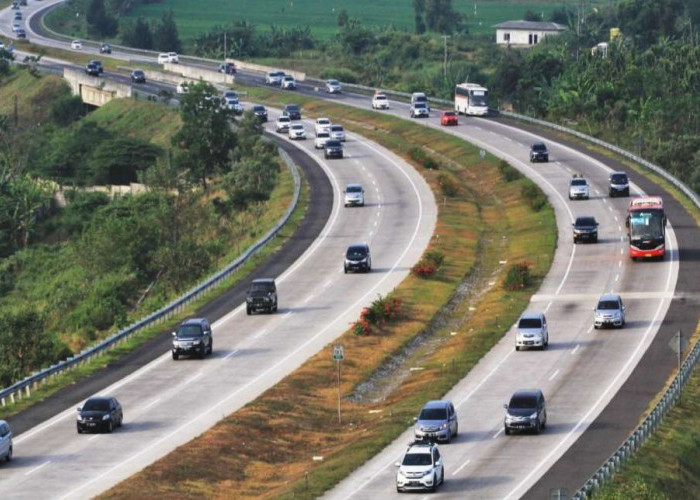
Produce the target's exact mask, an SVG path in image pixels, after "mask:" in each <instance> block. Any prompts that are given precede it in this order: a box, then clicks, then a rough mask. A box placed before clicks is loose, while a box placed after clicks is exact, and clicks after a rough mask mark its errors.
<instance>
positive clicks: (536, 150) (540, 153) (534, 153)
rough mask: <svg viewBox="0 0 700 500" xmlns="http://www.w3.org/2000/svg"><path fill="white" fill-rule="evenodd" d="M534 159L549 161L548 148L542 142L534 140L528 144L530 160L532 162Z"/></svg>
mask: <svg viewBox="0 0 700 500" xmlns="http://www.w3.org/2000/svg"><path fill="white" fill-rule="evenodd" d="M536 161H543V162H545V163H546V162H548V161H549V150H548V149H547V146H546V145H545V143H544V142H536V143H534V144H533V145H532V146H530V162H531V163H534V162H536Z"/></svg>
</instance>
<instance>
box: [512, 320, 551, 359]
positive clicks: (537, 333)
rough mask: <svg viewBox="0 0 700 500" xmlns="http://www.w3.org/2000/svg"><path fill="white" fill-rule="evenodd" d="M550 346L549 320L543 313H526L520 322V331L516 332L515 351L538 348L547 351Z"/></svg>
mask: <svg viewBox="0 0 700 500" xmlns="http://www.w3.org/2000/svg"><path fill="white" fill-rule="evenodd" d="M548 345H549V331H548V330H547V318H545V316H544V314H543V313H525V314H523V315H522V316H520V319H519V320H518V329H517V330H516V332H515V350H516V351H519V350H520V349H522V348H523V347H537V348H539V349H542V350H544V349H546V348H547V346H548Z"/></svg>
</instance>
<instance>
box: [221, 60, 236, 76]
mask: <svg viewBox="0 0 700 500" xmlns="http://www.w3.org/2000/svg"><path fill="white" fill-rule="evenodd" d="M219 73H225V74H227V75H235V74H236V65H235V64H233V63H232V62H227V63H221V64H219Z"/></svg>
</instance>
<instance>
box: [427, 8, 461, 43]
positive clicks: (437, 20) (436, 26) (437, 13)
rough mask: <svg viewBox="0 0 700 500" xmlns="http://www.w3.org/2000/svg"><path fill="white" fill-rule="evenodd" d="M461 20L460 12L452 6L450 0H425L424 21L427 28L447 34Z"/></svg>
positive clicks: (455, 27)
mask: <svg viewBox="0 0 700 500" xmlns="http://www.w3.org/2000/svg"><path fill="white" fill-rule="evenodd" d="M461 21H462V14H460V13H459V12H457V11H455V10H454V9H453V8H452V0H426V5H425V23H426V25H427V26H428V29H429V30H431V31H435V32H438V33H444V34H447V35H449V34H450V33H453V32H454V31H455V30H456V29H457V28H458V27H460V24H461Z"/></svg>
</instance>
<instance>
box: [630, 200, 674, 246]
mask: <svg viewBox="0 0 700 500" xmlns="http://www.w3.org/2000/svg"><path fill="white" fill-rule="evenodd" d="M625 225H626V226H627V236H628V237H629V244H630V250H629V252H630V257H631V258H632V260H635V259H638V258H658V259H663V258H664V256H665V255H666V214H665V212H664V202H663V200H662V199H661V197H660V196H645V197H639V198H632V199H631V200H630V203H629V206H628V207H627V218H626V219H625Z"/></svg>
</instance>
